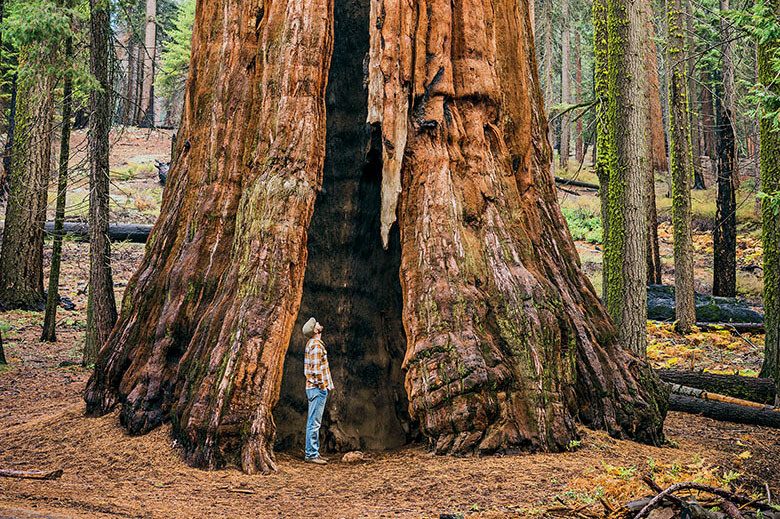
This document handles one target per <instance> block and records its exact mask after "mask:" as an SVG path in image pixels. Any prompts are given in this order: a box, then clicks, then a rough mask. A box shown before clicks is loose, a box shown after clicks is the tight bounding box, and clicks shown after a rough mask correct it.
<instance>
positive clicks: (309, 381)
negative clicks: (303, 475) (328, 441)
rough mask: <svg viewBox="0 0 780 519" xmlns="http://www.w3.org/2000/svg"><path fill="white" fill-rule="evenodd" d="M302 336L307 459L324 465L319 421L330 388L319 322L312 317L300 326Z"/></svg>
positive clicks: (326, 357) (331, 385)
mask: <svg viewBox="0 0 780 519" xmlns="http://www.w3.org/2000/svg"><path fill="white" fill-rule="evenodd" d="M303 335H304V336H305V337H307V338H309V342H307V343H306V353H305V354H304V359H303V374H304V375H305V376H306V398H307V399H308V400H309V417H308V419H307V420H306V462H307V463H316V464H317V465H325V464H326V463H327V462H328V460H326V459H325V458H323V457H322V456H320V424H321V423H322V412H323V411H324V410H325V401H326V400H327V399H328V391H330V390H331V389H333V380H332V379H331V378H330V368H329V367H328V353H327V352H326V351H325V345H324V344H323V343H322V325H321V324H320V323H318V322H317V320H316V319H314V317H312V318H311V319H309V320H308V321H306V324H304V325H303Z"/></svg>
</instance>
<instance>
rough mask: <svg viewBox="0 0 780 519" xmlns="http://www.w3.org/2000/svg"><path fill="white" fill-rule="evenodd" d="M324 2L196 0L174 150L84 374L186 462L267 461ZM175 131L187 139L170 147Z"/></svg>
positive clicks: (319, 83) (316, 114)
mask: <svg viewBox="0 0 780 519" xmlns="http://www.w3.org/2000/svg"><path fill="white" fill-rule="evenodd" d="M332 22H333V17H332V4H331V2H328V1H327V0H317V1H311V0H305V1H303V0H288V1H274V2H265V3H264V4H260V5H254V4H253V3H250V2H241V1H238V0H226V1H224V2H220V1H207V2H201V3H200V4H199V9H198V12H197V13H196V21H195V32H194V35H193V57H192V63H191V69H192V72H191V74H190V77H189V79H188V83H187V103H186V109H185V114H184V119H183V121H182V131H181V132H180V134H179V138H178V142H180V143H181V144H180V145H179V146H180V147H179V150H177V160H176V164H175V166H174V169H173V170H172V171H171V174H170V176H169V179H168V182H170V185H169V186H166V189H165V196H164V199H163V206H162V210H161V212H162V215H161V217H160V219H159V220H158V222H157V224H156V226H155V229H154V230H153V231H152V235H151V236H150V243H149V244H148V245H147V253H146V256H145V258H144V261H143V263H142V264H141V267H140V268H139V270H138V272H137V273H136V275H135V276H134V278H133V279H132V281H131V283H130V284H129V286H128V288H127V291H126V295H125V298H124V301H123V305H122V306H123V308H122V315H121V317H120V320H119V322H118V323H117V325H116V326H115V328H114V330H113V332H112V335H111V337H110V339H109V341H108V342H107V344H106V345H105V346H104V347H103V348H102V350H101V352H100V357H99V360H98V363H97V365H96V368H95V375H94V376H93V377H92V379H91V380H90V382H89V384H88V387H87V393H86V396H85V398H86V400H87V410H88V412H91V413H103V412H106V411H108V410H109V409H111V408H112V407H113V406H114V405H115V404H116V403H120V402H121V403H122V414H121V420H122V422H123V423H124V425H125V426H126V427H127V429H128V430H129V431H130V432H131V433H135V434H138V433H144V432H146V431H149V430H151V429H153V428H154V427H156V426H158V425H159V424H160V423H162V422H163V420H167V419H168V418H169V417H170V418H171V419H172V421H173V424H174V431H175V434H176V435H177V436H178V438H179V439H180V440H181V441H182V444H183V446H184V451H185V456H186V457H187V459H188V460H190V461H191V462H192V463H193V464H196V465H199V466H205V467H209V468H214V467H218V466H220V465H222V464H224V463H225V462H228V461H232V462H235V463H237V464H239V465H240V466H241V467H242V468H243V470H244V471H246V472H250V473H251V472H255V471H258V470H260V471H267V470H270V469H271V468H273V467H274V461H273V455H272V445H273V441H272V438H273V435H274V429H275V427H274V423H273V417H272V416H271V410H272V409H273V407H274V405H275V404H276V400H277V398H278V395H279V387H280V382H281V373H282V364H283V361H284V355H285V351H286V349H287V344H288V343H289V340H290V335H291V333H292V326H293V323H294V320H295V316H296V314H297V310H298V305H299V302H300V298H301V287H302V282H303V273H304V268H305V265H306V247H305V244H306V228H307V227H308V224H309V219H310V218H311V214H312V210H313V208H314V198H315V192H316V190H317V189H318V188H319V185H320V181H321V174H322V159H323V157H324V151H325V150H324V134H325V126H324V119H325V107H324V92H325V85H326V73H327V70H328V61H329V58H330V47H331V34H332ZM185 143H188V144H189V145H190V147H189V150H188V151H185V150H186V148H187V146H185V147H184V148H182V146H184V144H185Z"/></svg>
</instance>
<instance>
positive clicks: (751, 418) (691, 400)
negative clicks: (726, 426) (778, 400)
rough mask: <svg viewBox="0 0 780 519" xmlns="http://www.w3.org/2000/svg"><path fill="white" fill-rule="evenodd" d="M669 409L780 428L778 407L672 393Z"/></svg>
mask: <svg viewBox="0 0 780 519" xmlns="http://www.w3.org/2000/svg"><path fill="white" fill-rule="evenodd" d="M669 410H670V411H680V412H683V413H690V414H698V415H702V416H706V417H707V418H712V419H714V420H720V421H722V422H735V423H743V424H748V425H762V426H764V427H775V428H780V410H777V409H776V408H774V409H773V410H767V409H766V408H764V409H758V408H755V407H748V406H743V405H737V404H731V403H726V402H719V401H717V400H705V399H703V398H697V397H694V396H688V395H679V394H676V393H672V394H671V395H669Z"/></svg>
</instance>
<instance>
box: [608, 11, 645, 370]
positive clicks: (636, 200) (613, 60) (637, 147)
mask: <svg viewBox="0 0 780 519" xmlns="http://www.w3.org/2000/svg"><path fill="white" fill-rule="evenodd" d="M644 9H645V8H644V5H643V4H642V2H639V1H637V0H609V1H608V3H607V33H608V53H609V73H608V91H609V102H608V124H609V131H610V134H611V137H610V142H609V145H610V147H609V151H608V161H609V200H608V213H609V238H608V239H609V245H608V247H607V255H608V259H607V283H608V284H609V288H608V297H607V308H608V309H609V314H610V315H611V316H612V319H613V320H614V321H615V324H616V325H617V327H618V330H619V333H620V343H621V345H622V346H623V347H624V348H626V349H628V350H629V351H632V352H634V353H635V354H637V355H639V356H642V357H644V356H645V353H646V348H647V332H646V319H647V317H646V316H647V311H646V306H647V301H646V299H647V296H646V293H647V260H646V256H647V201H646V194H645V193H646V186H647V169H646V168H648V162H647V146H646V142H647V140H646V137H645V132H646V124H647V121H646V111H645V110H646V107H645V45H646V39H647V34H646V32H645V25H644Z"/></svg>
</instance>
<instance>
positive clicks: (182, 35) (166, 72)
mask: <svg viewBox="0 0 780 519" xmlns="http://www.w3.org/2000/svg"><path fill="white" fill-rule="evenodd" d="M194 22H195V0H185V1H184V2H183V3H182V4H181V5H180V6H179V7H178V11H177V14H176V16H175V19H174V21H173V28H172V29H171V30H170V31H169V36H170V40H169V41H167V42H164V43H163V49H162V63H161V65H160V74H159V76H157V80H156V82H155V86H157V88H159V92H160V95H162V96H163V97H171V96H173V95H174V94H175V93H176V92H179V91H180V90H181V89H182V88H183V87H184V83H185V81H186V80H187V74H188V72H189V69H190V52H191V48H192V26H193V23H194Z"/></svg>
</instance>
